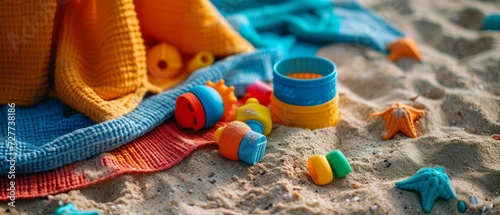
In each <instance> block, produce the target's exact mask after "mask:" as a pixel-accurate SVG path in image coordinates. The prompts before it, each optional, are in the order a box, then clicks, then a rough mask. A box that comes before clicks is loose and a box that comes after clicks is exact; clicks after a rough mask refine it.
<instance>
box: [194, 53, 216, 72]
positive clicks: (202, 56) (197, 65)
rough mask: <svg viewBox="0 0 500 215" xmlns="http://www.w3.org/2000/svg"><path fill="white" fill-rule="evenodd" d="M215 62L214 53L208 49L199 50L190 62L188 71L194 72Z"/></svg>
mask: <svg viewBox="0 0 500 215" xmlns="http://www.w3.org/2000/svg"><path fill="white" fill-rule="evenodd" d="M213 63H214V55H213V54H212V53H210V52H207V51H201V52H198V53H197V54H196V55H195V56H194V57H193V58H191V60H189V62H188V72H189V73H192V72H194V71H196V70H198V69H201V68H203V67H207V66H210V65H212V64H213Z"/></svg>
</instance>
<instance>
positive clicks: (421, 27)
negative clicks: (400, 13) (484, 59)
mask: <svg viewBox="0 0 500 215" xmlns="http://www.w3.org/2000/svg"><path fill="white" fill-rule="evenodd" d="M414 26H415V28H416V29H417V31H418V32H419V33H420V37H421V38H422V40H423V41H424V42H425V43H426V44H427V45H429V46H433V47H436V48H437V49H438V50H439V51H441V52H444V53H446V54H448V55H450V56H453V57H455V58H457V59H462V58H465V57H468V56H472V55H476V54H479V53H481V52H483V51H487V50H490V49H492V48H493V47H494V44H495V39H494V38H493V37H492V36H488V35H486V36H480V37H478V38H476V39H469V38H463V37H457V36H452V35H451V34H450V35H446V34H445V33H444V31H443V26H441V25H439V24H438V23H433V22H431V21H428V20H417V21H415V22H414Z"/></svg>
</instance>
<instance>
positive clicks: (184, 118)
mask: <svg viewBox="0 0 500 215" xmlns="http://www.w3.org/2000/svg"><path fill="white" fill-rule="evenodd" d="M223 112H224V106H223V102H222V97H221V96H220V95H219V93H217V91H216V90H214V89H213V88H212V87H209V86H197V87H194V88H193V89H191V91H189V92H187V93H184V94H182V95H180V96H179V97H177V100H176V101H175V112H174V115H175V120H177V123H178V124H179V125H180V126H182V127H183V128H192V129H194V131H198V130H200V129H202V128H209V127H212V126H213V125H215V123H217V122H218V121H219V120H220V119H221V118H222V114H223Z"/></svg>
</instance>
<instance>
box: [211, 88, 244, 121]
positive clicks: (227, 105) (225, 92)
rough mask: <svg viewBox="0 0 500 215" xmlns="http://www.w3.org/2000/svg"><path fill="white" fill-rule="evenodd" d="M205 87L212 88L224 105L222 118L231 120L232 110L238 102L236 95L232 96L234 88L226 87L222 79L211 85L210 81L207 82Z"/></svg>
mask: <svg viewBox="0 0 500 215" xmlns="http://www.w3.org/2000/svg"><path fill="white" fill-rule="evenodd" d="M206 84H207V86H209V87H212V88H214V89H215V90H216V91H217V93H219V95H220V96H221V98H222V101H223V103H224V113H223V117H224V119H226V120H228V121H229V120H233V116H234V110H233V107H234V106H235V105H236V103H237V102H238V98H236V95H234V87H233V86H229V87H228V86H226V84H225V81H224V80H223V79H220V80H219V82H217V83H213V82H211V81H207V83H206Z"/></svg>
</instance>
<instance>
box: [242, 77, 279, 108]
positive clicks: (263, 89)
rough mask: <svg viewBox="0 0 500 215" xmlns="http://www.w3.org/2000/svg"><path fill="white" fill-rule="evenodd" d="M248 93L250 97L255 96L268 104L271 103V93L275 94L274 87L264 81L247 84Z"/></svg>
mask: <svg viewBox="0 0 500 215" xmlns="http://www.w3.org/2000/svg"><path fill="white" fill-rule="evenodd" d="M247 93H248V94H249V96H250V97H254V98H256V99H257V100H259V102H260V103H261V104H262V105H264V106H268V105H269V104H270V103H271V95H272V94H273V88H272V87H271V86H269V85H268V84H266V83H264V82H262V81H259V80H257V81H255V82H253V83H252V84H250V85H248V86H247Z"/></svg>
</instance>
